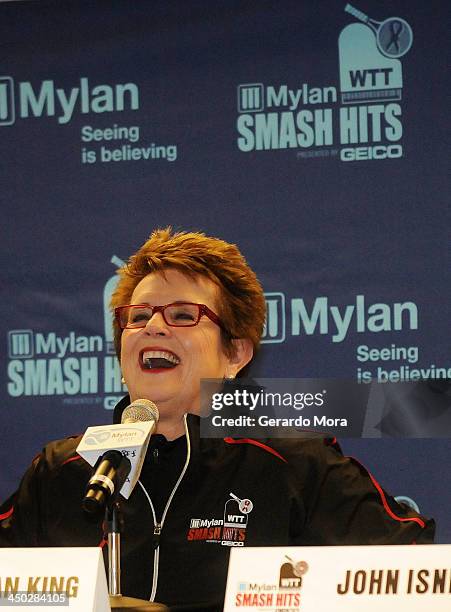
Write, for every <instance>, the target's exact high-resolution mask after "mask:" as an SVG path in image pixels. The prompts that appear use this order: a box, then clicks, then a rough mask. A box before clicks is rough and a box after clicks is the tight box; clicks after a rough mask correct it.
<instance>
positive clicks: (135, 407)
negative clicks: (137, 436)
mask: <svg viewBox="0 0 451 612" xmlns="http://www.w3.org/2000/svg"><path fill="white" fill-rule="evenodd" d="M159 418H160V413H159V412H158V408H157V407H156V406H155V404H154V403H153V402H151V401H150V400H148V399H137V400H135V401H134V402H132V403H131V404H130V405H129V406H127V408H125V410H124V412H123V413H122V417H121V423H137V422H138V421H153V422H154V427H153V429H155V427H156V426H157V423H158V419H159ZM153 429H152V432H153Z"/></svg>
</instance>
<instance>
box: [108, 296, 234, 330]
mask: <svg viewBox="0 0 451 612" xmlns="http://www.w3.org/2000/svg"><path fill="white" fill-rule="evenodd" d="M184 304H187V305H188V306H198V313H199V316H198V319H197V321H196V322H195V323H190V324H189V325H174V324H173V323H169V322H168V321H167V320H166V316H165V314H164V311H165V309H166V308H168V307H169V306H183V305H184ZM130 306H134V307H138V308H151V309H152V316H151V318H152V317H153V316H154V314H155V313H157V312H161V316H162V317H163V321H164V322H165V323H166V325H168V326H169V327H195V326H196V325H198V324H199V321H200V320H201V318H202V317H203V316H204V315H205V316H206V317H208V318H209V319H210V321H213V323H216V325H218V327H220V328H221V329H222V330H223V331H224V332H226V333H228V332H227V330H226V328H225V327H224V324H223V323H222V321H221V319H220V318H219V317H218V315H217V314H216V313H214V312H213V311H212V310H211V308H208V306H206V304H197V303H196V302H171V303H170V304H165V305H164V306H152V305H151V304H125V305H124V306H117V307H116V308H115V309H114V316H115V318H116V321H117V323H118V325H119V327H120V328H121V329H122V330H124V329H143V328H144V327H146V325H147V323H148V321H147V322H146V323H145V325H142V326H133V327H128V326H127V325H126V326H125V327H123V326H122V324H121V311H122V310H124V309H125V308H130ZM149 321H150V319H149Z"/></svg>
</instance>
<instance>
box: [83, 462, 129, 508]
mask: <svg viewBox="0 0 451 612" xmlns="http://www.w3.org/2000/svg"><path fill="white" fill-rule="evenodd" d="M131 468H132V464H131V463H130V459H129V458H128V457H125V456H124V455H123V454H122V453H121V452H120V451H118V450H109V451H107V452H106V453H104V454H103V455H101V456H100V457H99V458H98V460H97V463H96V464H95V466H94V476H92V478H90V479H89V482H88V484H87V486H86V492H85V496H84V498H83V501H82V502H81V507H82V508H83V510H84V511H85V512H87V513H88V514H97V513H98V512H100V511H101V510H102V509H103V508H104V506H105V504H106V503H107V501H108V500H109V498H110V497H111V496H114V494H115V491H116V492H117V491H118V490H120V489H121V488H122V485H123V484H124V482H125V479H126V478H127V476H128V475H129V474H130V470H131Z"/></svg>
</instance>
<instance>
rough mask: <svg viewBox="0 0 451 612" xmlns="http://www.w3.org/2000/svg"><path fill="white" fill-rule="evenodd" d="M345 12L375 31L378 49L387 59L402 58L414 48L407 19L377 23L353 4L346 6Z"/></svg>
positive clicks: (398, 18)
mask: <svg viewBox="0 0 451 612" xmlns="http://www.w3.org/2000/svg"><path fill="white" fill-rule="evenodd" d="M345 11H346V13H349V14H350V15H352V16H353V17H356V18H357V19H358V20H359V21H362V22H363V23H365V24H366V25H367V26H368V27H370V28H371V29H372V30H373V32H374V33H375V34H376V44H377V48H378V49H379V51H380V52H381V53H382V54H383V55H385V56H386V57H390V58H398V57H402V56H403V55H405V54H406V53H407V51H409V49H410V47H411V46H412V42H413V32H412V28H411V27H410V25H409V24H408V23H407V21H406V20H405V19H402V18H401V17H389V18H388V19H385V20H384V21H376V20H375V19H371V17H369V16H368V15H366V14H365V13H363V12H362V11H360V10H359V9H357V8H355V7H354V6H352V5H351V4H347V5H346V6H345Z"/></svg>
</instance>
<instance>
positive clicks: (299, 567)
mask: <svg viewBox="0 0 451 612" xmlns="http://www.w3.org/2000/svg"><path fill="white" fill-rule="evenodd" d="M285 559H288V561H289V562H290V563H291V567H292V568H293V574H294V575H295V576H297V577H298V578H301V576H303V575H304V574H305V572H307V571H308V563H307V562H306V561H293V559H291V558H290V557H289V556H288V555H285Z"/></svg>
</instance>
